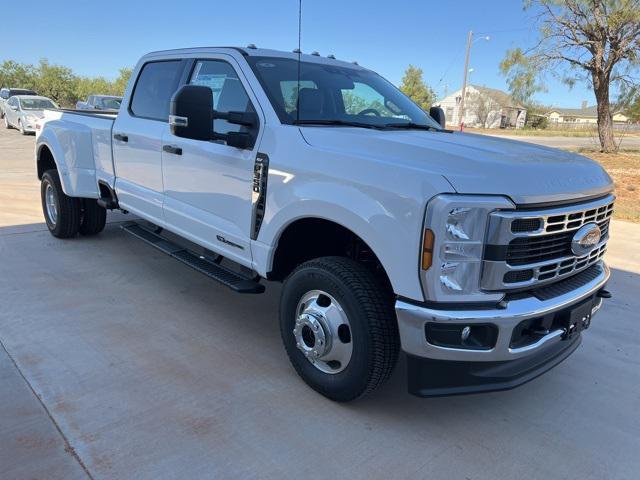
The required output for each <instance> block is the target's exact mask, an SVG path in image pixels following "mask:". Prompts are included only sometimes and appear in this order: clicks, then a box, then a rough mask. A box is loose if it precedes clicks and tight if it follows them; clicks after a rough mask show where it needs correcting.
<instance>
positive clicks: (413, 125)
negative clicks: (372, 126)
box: [384, 122, 446, 132]
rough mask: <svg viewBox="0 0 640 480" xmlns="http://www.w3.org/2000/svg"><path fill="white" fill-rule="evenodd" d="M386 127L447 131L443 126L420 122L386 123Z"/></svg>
mask: <svg viewBox="0 0 640 480" xmlns="http://www.w3.org/2000/svg"><path fill="white" fill-rule="evenodd" d="M384 126H385V128H403V129H406V130H431V131H434V132H445V131H446V130H444V129H442V128H436V127H432V126H431V125H421V124H419V123H413V122H407V123H385V125H384Z"/></svg>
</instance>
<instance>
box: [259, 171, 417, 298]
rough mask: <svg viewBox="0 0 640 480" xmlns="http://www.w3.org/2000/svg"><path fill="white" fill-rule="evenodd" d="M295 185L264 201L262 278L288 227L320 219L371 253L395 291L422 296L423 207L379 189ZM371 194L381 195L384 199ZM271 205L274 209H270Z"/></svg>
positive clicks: (410, 296)
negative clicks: (358, 240) (357, 240)
mask: <svg viewBox="0 0 640 480" xmlns="http://www.w3.org/2000/svg"><path fill="white" fill-rule="evenodd" d="M271 180H274V179H273V173H270V182H271ZM275 183H277V182H275ZM295 183H297V182H295V181H294V182H291V183H289V185H288V187H287V188H277V187H276V188H272V189H271V192H272V193H271V194H270V195H268V197H267V209H266V212H265V219H264V223H263V225H262V228H261V230H260V234H259V236H258V239H257V242H255V245H254V247H255V248H254V249H253V252H254V262H255V266H256V268H257V269H258V271H259V273H261V274H262V275H265V274H266V272H267V271H269V270H270V269H271V266H272V264H273V260H274V254H275V250H276V247H277V244H278V240H279V239H280V236H281V235H282V233H283V232H284V231H285V230H286V228H287V226H289V225H290V224H291V223H293V222H295V221H296V220H300V219H303V218H321V219H324V220H329V221H332V222H334V223H337V224H339V225H342V226H343V227H345V228H346V229H348V230H350V231H351V232H353V233H354V234H356V235H358V236H359V237H360V238H361V239H362V240H363V241H364V242H365V243H366V244H367V245H368V246H369V248H371V249H372V251H373V252H374V253H375V255H376V256H377V257H378V259H379V260H380V262H381V263H382V266H383V267H384V269H385V271H386V272H387V275H388V276H389V279H390V281H391V284H392V286H393V289H394V292H396V293H397V294H400V295H403V296H406V297H408V298H416V299H422V298H423V294H422V290H421V287H420V281H419V271H418V261H419V241H420V240H419V239H420V226H421V225H422V216H423V214H424V204H420V202H417V201H414V200H412V199H410V198H407V197H401V196H397V195H388V194H385V193H384V192H381V191H378V192H366V191H363V190H362V189H361V188H356V186H355V185H352V184H346V183H343V184H338V183H334V182H322V181H315V182H303V184H298V185H296V184H295ZM372 193H373V195H374V196H375V194H379V195H384V196H385V198H384V201H382V199H381V198H374V197H373V196H372ZM272 205H278V208H277V209H272V208H270V207H271V206H272ZM318 234H319V235H321V234H322V232H318ZM260 267H263V268H264V271H260V270H262V269H263V268H260Z"/></svg>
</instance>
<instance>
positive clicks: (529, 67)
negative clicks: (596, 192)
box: [500, 0, 640, 152]
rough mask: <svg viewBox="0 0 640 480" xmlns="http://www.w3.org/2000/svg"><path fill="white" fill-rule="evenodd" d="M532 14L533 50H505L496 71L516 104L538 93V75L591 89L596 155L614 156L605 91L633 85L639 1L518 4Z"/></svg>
mask: <svg viewBox="0 0 640 480" xmlns="http://www.w3.org/2000/svg"><path fill="white" fill-rule="evenodd" d="M524 6H525V9H529V10H531V11H534V12H535V14H536V21H537V26H538V39H537V41H536V42H535V44H534V46H532V47H530V48H528V49H526V50H523V49H521V48H516V49H514V50H509V51H508V52H507V54H506V57H505V59H504V60H503V61H502V63H501V65H500V68H501V70H502V72H503V74H504V75H506V76H507V81H508V83H509V88H510V90H511V92H512V94H513V95H514V97H516V98H517V99H519V100H521V101H522V100H526V99H530V98H531V96H532V95H533V94H534V93H535V92H537V91H539V90H541V89H544V75H545V74H546V73H550V74H551V75H554V76H557V77H559V78H561V79H562V80H563V81H564V82H565V83H566V84H567V85H569V86H572V85H574V84H575V83H576V82H586V83H587V84H588V85H590V86H591V87H592V88H593V92H594V94H595V97H596V102H597V110H598V136H599V137H600V146H601V148H602V151H604V152H611V151H614V150H615V148H616V146H615V141H614V138H613V119H612V115H611V103H610V99H609V95H610V89H611V86H612V85H613V86H617V87H618V88H620V87H621V86H622V85H625V84H627V85H628V84H631V83H633V82H634V78H633V75H634V74H635V73H637V67H638V65H639V62H640V1H639V0H524Z"/></svg>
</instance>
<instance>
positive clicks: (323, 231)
mask: <svg viewBox="0 0 640 480" xmlns="http://www.w3.org/2000/svg"><path fill="white" fill-rule="evenodd" d="M365 237H366V235H365V236H363V235H362V234H361V233H359V232H356V231H354V230H353V229H352V228H349V227H347V226H345V225H344V224H342V223H341V222H339V221H336V220H334V219H330V218H326V217H322V216H313V215H310V216H304V217H298V218H295V219H292V220H291V221H290V222H288V223H287V224H286V225H283V226H282V227H281V229H280V231H279V234H278V236H277V238H276V241H275V247H274V248H273V253H272V255H271V261H270V262H269V271H268V273H267V278H269V279H271V280H277V281H280V280H284V278H286V277H287V276H288V275H289V273H291V272H292V271H293V270H294V269H295V268H296V267H297V266H298V265H300V264H302V263H304V262H306V261H308V260H312V259H314V258H319V257H326V256H342V257H346V258H352V259H354V260H356V261H358V262H359V263H363V264H365V265H366V266H368V267H370V268H371V269H372V270H374V271H376V273H378V274H379V276H380V278H381V280H382V281H383V282H384V284H385V286H386V287H388V288H389V289H391V290H393V286H392V282H391V279H390V277H389V274H388V273H387V270H386V269H385V266H384V263H383V261H382V259H381V258H380V257H379V256H378V255H377V253H376V251H375V249H374V248H373V247H372V246H371V244H370V241H367V238H365Z"/></svg>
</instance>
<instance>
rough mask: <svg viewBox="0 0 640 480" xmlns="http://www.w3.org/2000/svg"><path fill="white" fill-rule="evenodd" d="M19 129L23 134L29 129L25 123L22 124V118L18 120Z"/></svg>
mask: <svg viewBox="0 0 640 480" xmlns="http://www.w3.org/2000/svg"><path fill="white" fill-rule="evenodd" d="M18 130H20V133H21V134H22V135H26V134H27V131H26V130H25V129H24V125H22V120H18Z"/></svg>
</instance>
